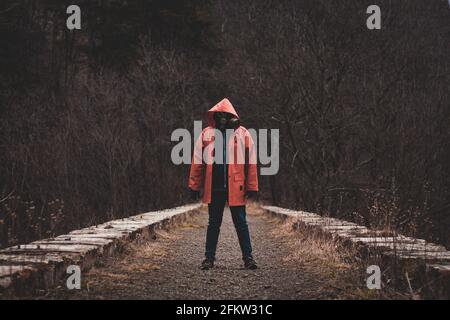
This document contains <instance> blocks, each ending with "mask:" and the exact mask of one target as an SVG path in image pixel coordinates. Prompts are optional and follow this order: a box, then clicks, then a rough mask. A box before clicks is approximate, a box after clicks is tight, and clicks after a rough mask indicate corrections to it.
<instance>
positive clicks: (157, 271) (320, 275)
mask: <svg viewBox="0 0 450 320" xmlns="http://www.w3.org/2000/svg"><path fill="white" fill-rule="evenodd" d="M247 211H248V223H249V227H250V235H251V238H252V245H253V253H254V258H255V260H256V262H257V263H258V266H259V269H257V270H246V269H243V263H242V260H241V252H240V249H239V244H238V240H237V235H236V233H235V230H234V226H233V223H232V221H231V214H230V211H229V209H228V208H226V209H225V212H224V219H223V224H222V228H221V232H220V238H219V245H218V249H217V260H216V266H215V268H213V269H211V270H200V268H199V266H200V263H201V261H202V259H203V252H204V240H205V234H206V226H207V212H206V208H205V209H203V210H202V213H201V214H199V215H198V216H196V217H195V218H193V219H192V221H190V222H189V223H187V224H184V225H180V226H178V227H175V228H172V229H171V230H170V231H168V232H164V231H163V232H160V233H159V234H158V237H157V239H156V240H154V241H149V242H146V243H143V244H139V245H137V244H131V245H127V246H126V247H125V248H124V252H122V253H121V254H119V255H117V256H116V257H114V258H111V259H109V260H107V261H105V262H103V264H102V265H98V266H96V267H95V268H93V269H91V271H89V272H88V273H87V274H83V275H82V276H83V279H82V289H81V290H72V291H69V290H67V289H65V288H64V287H58V288H56V289H53V290H51V291H49V292H43V293H42V296H40V297H35V298H38V299H55V298H57V299H345V298H355V297H356V298H360V297H358V296H357V295H356V296H355V292H356V291H358V292H360V291H361V290H363V289H361V288H358V286H357V285H356V286H355V285H354V284H351V283H350V284H349V283H348V279H350V278H351V279H356V278H358V277H355V275H354V274H353V271H352V268H351V266H350V265H348V264H346V263H344V262H343V261H342V259H341V258H340V257H336V249H335V248H333V247H326V246H325V247H323V246H321V244H317V243H315V242H311V241H307V240H305V238H302V235H301V234H299V233H298V232H292V231H290V230H288V228H287V227H286V226H285V225H283V224H282V223H280V222H279V221H278V220H276V219H269V218H267V217H266V216H265V215H263V214H262V213H261V210H260V209H258V208H257V207H255V206H250V207H249V208H248V210H247ZM358 281H359V280H358ZM344 282H345V283H346V285H345V286H343V285H342V284H341V283H344ZM360 283H361V282H360Z"/></svg>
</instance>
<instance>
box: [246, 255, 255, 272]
mask: <svg viewBox="0 0 450 320" xmlns="http://www.w3.org/2000/svg"><path fill="white" fill-rule="evenodd" d="M244 267H245V268H246V269H250V270H255V269H258V266H257V265H256V262H255V260H253V258H252V257H249V258H245V259H244Z"/></svg>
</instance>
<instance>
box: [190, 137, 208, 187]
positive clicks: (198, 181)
mask: <svg viewBox="0 0 450 320" xmlns="http://www.w3.org/2000/svg"><path fill="white" fill-rule="evenodd" d="M204 167H205V163H204V161H203V132H202V134H200V137H198V139H197V141H196V142H195V145H194V154H193V156H192V162H191V170H190V172H189V182H188V186H189V188H190V189H192V190H196V191H200V189H201V187H202V184H203V175H204Z"/></svg>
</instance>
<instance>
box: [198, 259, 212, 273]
mask: <svg viewBox="0 0 450 320" xmlns="http://www.w3.org/2000/svg"><path fill="white" fill-rule="evenodd" d="M212 267H214V259H209V258H206V259H205V260H203V262H202V265H201V267H200V268H201V269H202V270H208V269H211V268H212Z"/></svg>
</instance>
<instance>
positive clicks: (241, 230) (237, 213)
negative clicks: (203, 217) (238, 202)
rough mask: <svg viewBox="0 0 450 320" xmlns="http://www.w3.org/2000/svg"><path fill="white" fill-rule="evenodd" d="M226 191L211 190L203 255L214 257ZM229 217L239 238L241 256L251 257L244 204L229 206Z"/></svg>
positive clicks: (244, 257)
mask: <svg viewBox="0 0 450 320" xmlns="http://www.w3.org/2000/svg"><path fill="white" fill-rule="evenodd" d="M227 198H228V196H227V191H212V194H211V203H210V204H209V205H208V214H209V223H208V230H207V231H206V250H205V256H206V257H207V258H211V259H214V258H215V255H216V248H217V240H218V239H219V232H220V225H221V224H222V217H223V210H224V208H225V203H226V201H227ZM230 210H231V217H232V219H233V223H234V227H235V228H236V232H237V235H238V239H239V245H240V247H241V251H242V258H243V259H244V260H245V259H246V258H249V257H252V245H251V241H250V233H249V231H248V225H247V220H246V212H245V206H232V207H230Z"/></svg>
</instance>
